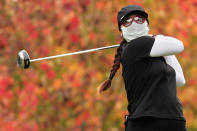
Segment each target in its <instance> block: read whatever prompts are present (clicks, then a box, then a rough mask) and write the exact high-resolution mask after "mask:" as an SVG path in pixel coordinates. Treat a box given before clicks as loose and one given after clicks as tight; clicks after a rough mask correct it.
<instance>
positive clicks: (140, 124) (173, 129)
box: [99, 5, 186, 131]
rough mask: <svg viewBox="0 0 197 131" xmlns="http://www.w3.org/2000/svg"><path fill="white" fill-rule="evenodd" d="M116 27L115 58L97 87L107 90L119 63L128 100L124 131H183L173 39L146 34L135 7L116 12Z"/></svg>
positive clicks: (145, 16)
mask: <svg viewBox="0 0 197 131" xmlns="http://www.w3.org/2000/svg"><path fill="white" fill-rule="evenodd" d="M117 18H118V27H119V30H120V31H121V34H122V36H123V41H122V42H121V43H120V46H119V48H118V49H117V54H116V55H115V60H114V65H113V67H112V69H111V73H110V76H109V79H108V80H106V81H105V82H104V83H103V84H102V85H101V86H100V88H99V92H100V93H101V92H102V91H104V90H106V89H108V88H109V87H110V86H111V81H112V79H113V77H114V75H115V73H116V72H117V70H118V69H119V67H120V63H121V64H122V76H123V79H124V84H125V89H126V92H127V99H128V112H129V115H128V117H127V119H126V121H125V123H124V124H125V130H126V131H186V126H185V121H186V120H185V118H184V116H183V112H182V105H181V103H180V101H179V99H178V98H177V95H176V86H182V85H184V84H185V78H184V75H183V71H182V68H181V66H180V64H179V62H178V60H177V59H176V57H175V54H177V53H180V52H181V51H183V49H184V46H183V43H182V42H181V41H179V40H177V39H176V38H173V37H168V36H163V35H156V36H151V35H149V34H148V33H149V26H148V25H149V21H148V14H147V13H146V12H145V10H144V9H143V8H142V7H140V6H137V5H129V6H126V7H124V8H122V9H121V10H120V11H119V12H118V17H117Z"/></svg>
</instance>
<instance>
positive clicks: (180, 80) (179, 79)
mask: <svg viewBox="0 0 197 131" xmlns="http://www.w3.org/2000/svg"><path fill="white" fill-rule="evenodd" d="M164 58H165V60H166V63H167V64H169V65H170V66H171V67H172V68H174V70H175V72H176V86H183V85H184V84H185V77H184V74H183V70H182V68H181V65H180V64H179V62H178V60H177V58H176V56H175V55H170V56H164Z"/></svg>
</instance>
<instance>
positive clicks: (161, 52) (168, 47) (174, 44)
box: [150, 35, 185, 86]
mask: <svg viewBox="0 0 197 131" xmlns="http://www.w3.org/2000/svg"><path fill="white" fill-rule="evenodd" d="M183 50H184V45H183V43H182V42H181V41H180V40H178V39H176V38H173V37H169V36H163V35H157V36H156V37H155V42H154V44H153V47H152V49H151V52H150V56H151V57H159V56H163V57H164V58H165V60H166V63H167V64H169V65H170V66H171V67H173V68H174V70H175V72H176V85H177V86H183V85H184V84H185V77H184V74H183V71H182V68H181V65H180V64H179V62H178V60H177V59H176V57H175V54H178V53H180V52H182V51H183Z"/></svg>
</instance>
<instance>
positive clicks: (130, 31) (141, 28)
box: [121, 21, 149, 42]
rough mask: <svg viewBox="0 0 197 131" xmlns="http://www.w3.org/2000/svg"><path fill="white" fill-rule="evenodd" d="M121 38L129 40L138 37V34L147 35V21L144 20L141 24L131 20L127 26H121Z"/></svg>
mask: <svg viewBox="0 0 197 131" xmlns="http://www.w3.org/2000/svg"><path fill="white" fill-rule="evenodd" d="M121 30H122V35H123V38H124V39H125V40H126V41H127V42H130V41H131V40H133V39H135V38H138V37H140V36H144V35H148V32H149V27H148V23H147V21H145V22H144V23H143V24H137V23H136V22H133V23H132V24H131V25H130V26H128V27H124V26H122V27H121Z"/></svg>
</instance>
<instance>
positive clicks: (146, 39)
mask: <svg viewBox="0 0 197 131" xmlns="http://www.w3.org/2000/svg"><path fill="white" fill-rule="evenodd" d="M154 40H155V38H154V36H153V35H145V36H140V37H138V38H136V39H133V40H131V41H130V42H128V45H131V46H132V45H135V44H138V43H147V42H151V43H152V42H154Z"/></svg>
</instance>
